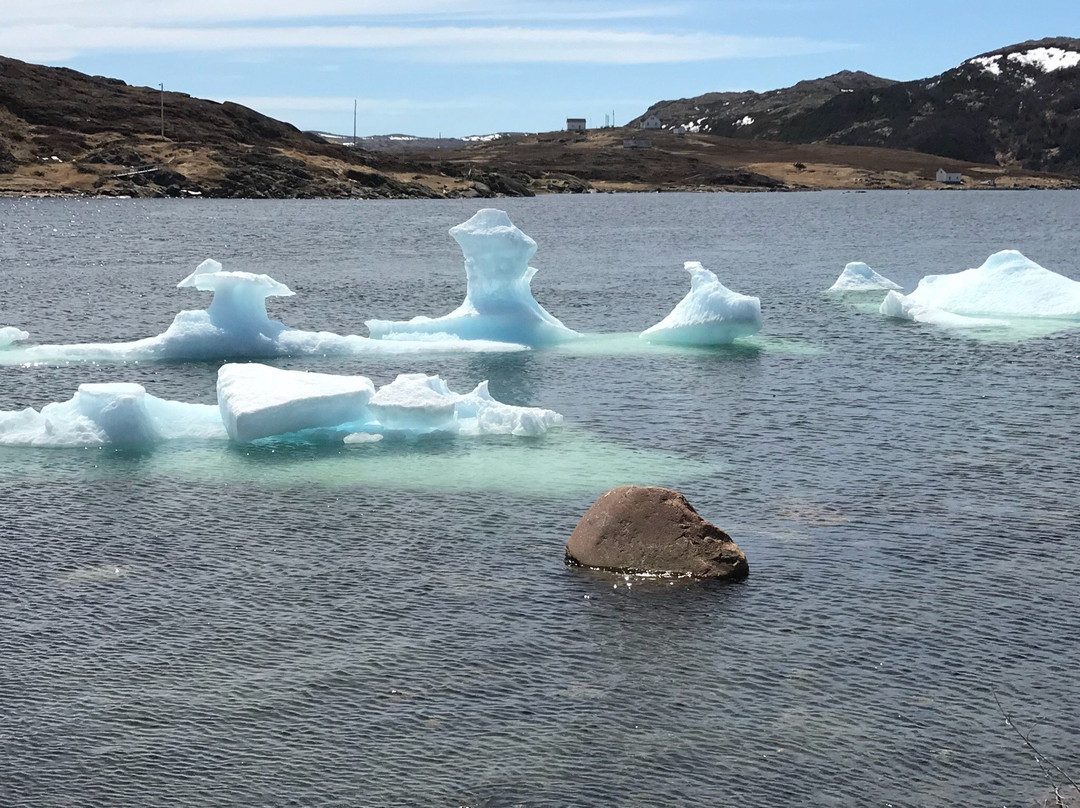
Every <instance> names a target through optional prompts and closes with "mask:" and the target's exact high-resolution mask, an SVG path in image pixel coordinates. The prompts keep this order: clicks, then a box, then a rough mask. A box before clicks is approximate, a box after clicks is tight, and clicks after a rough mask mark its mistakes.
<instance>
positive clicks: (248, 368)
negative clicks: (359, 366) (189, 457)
mask: <svg viewBox="0 0 1080 808" xmlns="http://www.w3.org/2000/svg"><path fill="white" fill-rule="evenodd" d="M374 394H375V385H374V384H372V382H371V379H367V378H365V377H363V376H336V375H332V374H329V373H308V372H305V371H300V370H282V369H280V368H274V367H270V366H269V365H260V364H257V363H250V364H227V365H222V366H221V368H220V369H219V370H218V378H217V396H218V407H219V408H220V410H221V419H222V421H224V423H225V429H226V430H227V431H228V433H229V437H230V438H232V439H233V440H234V441H237V442H240V443H246V442H248V441H253V440H257V439H258V438H266V437H270V436H273V435H284V434H288V433H291V432H302V431H303V430H305V429H319V428H332V427H339V426H343V425H347V424H356V425H357V426H358V427H359V426H360V425H363V424H365V423H367V422H368V421H369V420H371V417H370V412H369V411H368V408H367V403H368V400H369V399H370V398H371V397H372V396H373V395H374ZM347 431H349V432H352V431H355V430H354V429H348V430H347Z"/></svg>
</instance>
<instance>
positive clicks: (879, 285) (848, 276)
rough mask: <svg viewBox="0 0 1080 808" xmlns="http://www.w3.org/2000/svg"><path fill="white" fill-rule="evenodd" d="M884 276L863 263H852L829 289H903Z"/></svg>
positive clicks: (866, 290)
mask: <svg viewBox="0 0 1080 808" xmlns="http://www.w3.org/2000/svg"><path fill="white" fill-rule="evenodd" d="M902 288H903V287H902V286H900V284H898V283H893V282H892V281H890V280H889V279H888V278H886V277H885V276H884V275H879V274H878V273H876V272H875V271H874V270H873V269H871V268H870V267H869V266H867V265H866V264H864V263H863V262H862V261H852V262H851V263H850V264H848V265H847V266H845V267H844V271H843V272H841V273H840V277H838V278H837V279H836V282H835V283H834V284H833V285H832V286H830V287H829V289H828V291H830V292H871V291H877V290H880V289H902Z"/></svg>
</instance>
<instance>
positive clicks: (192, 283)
mask: <svg viewBox="0 0 1080 808" xmlns="http://www.w3.org/2000/svg"><path fill="white" fill-rule="evenodd" d="M177 286H178V287H179V288H194V289H198V290H200V291H204V292H212V293H213V295H214V297H213V299H212V300H211V301H210V305H209V307H207V308H206V309H197V310H192V311H181V312H180V313H179V314H177V315H176V317H175V318H174V319H173V322H172V324H171V325H170V326H169V327H168V329H166V331H165V332H164V333H162V334H159V335H157V336H156V337H147V338H145V339H140V340H135V341H133V342H112V343H80V344H74V345H33V346H26V347H23V346H19V347H18V348H11V349H9V350H8V351H5V352H4V353H3V355H2V356H0V361H3V362H4V363H8V364H9V363H12V362H69V361H107V362H108V361H118V362H125V361H132V360H146V359H149V360H153V359H196V360H210V359H227V358H237V357H259V358H263V357H275V356H310V355H351V354H369V353H379V354H416V353H423V352H433V351H435V352H438V351H452V352H480V351H508V350H509V351H512V350H525V346H523V345H513V344H507V343H506V342H505V341H498V342H496V341H482V340H475V341H469V340H464V339H461V338H459V337H457V336H454V335H447V334H442V335H430V336H428V337H427V338H426V339H410V340H373V339H369V338H367V337H361V336H357V335H353V334H350V335H345V336H342V335H340V334H334V333H331V332H328V331H302V330H299V329H294V328H289V327H288V326H286V325H284V324H283V323H280V322H278V321H277V320H271V319H270V317H269V316H268V315H267V313H266V299H267V298H269V297H289V296H291V295H292V294H293V292H292V290H291V289H289V287H288V286H286V285H285V284H283V283H280V282H278V281H276V280H274V279H273V278H271V277H270V276H269V275H261V274H255V273H253V272H238V271H229V270H224V269H223V268H222V266H221V264H220V263H218V262H217V261H214V260H212V259H207V260H206V261H203V262H202V263H201V264H199V266H198V267H197V268H196V269H195V271H194V272H192V273H191V274H190V275H188V276H187V277H186V278H184V279H183V280H182V281H180V283H179V284H177ZM5 334H8V335H9V336H8V339H25V338H26V337H27V336H28V335H27V334H26V332H24V331H19V330H18V329H10V330H9V329H3V330H2V331H0V348H3V347H4V344H5V343H4V341H3V340H4V335H5ZM20 335H21V336H20Z"/></svg>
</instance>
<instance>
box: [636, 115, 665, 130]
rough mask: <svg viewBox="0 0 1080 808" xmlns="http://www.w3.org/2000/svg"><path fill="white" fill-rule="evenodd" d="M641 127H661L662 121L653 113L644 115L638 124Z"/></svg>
mask: <svg viewBox="0 0 1080 808" xmlns="http://www.w3.org/2000/svg"><path fill="white" fill-rule="evenodd" d="M638 126H640V127H641V128H642V129H663V128H664V122H663V121H661V120H660V119H659V118H658V117H656V116H655V115H646V116H645V117H644V118H642V119H641V123H639V124H638Z"/></svg>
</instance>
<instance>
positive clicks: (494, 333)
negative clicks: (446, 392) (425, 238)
mask: <svg viewBox="0 0 1080 808" xmlns="http://www.w3.org/2000/svg"><path fill="white" fill-rule="evenodd" d="M450 235H451V236H453V237H454V239H455V240H456V241H457V243H458V244H459V245H460V246H461V251H462V253H464V255H465V276H466V281H467V287H466V292H465V301H464V302H463V303H462V304H461V305H460V306H459V307H458V308H457V309H455V310H454V311H452V312H450V313H449V314H447V315H444V316H442V317H434V318H432V317H423V316H420V317H414V318H413V319H411V320H407V321H394V320H368V321H366V323H365V325H367V327H368V331H369V332H370V333H371V336H372V337H373V338H375V339H407V338H411V337H414V336H416V335H431V334H451V335H455V336H457V337H460V338H462V339H468V340H495V341H499V342H508V343H516V344H520V345H528V346H531V347H538V346H543V345H552V344H555V343H559V342H565V341H566V340H569V339H573V338H575V337H577V336H580V335H579V334H578V333H577V332H576V331H572V330H571V329H569V328H567V327H566V326H565V325H563V324H562V323H561V322H559V321H558V320H557V319H556V318H555V317H553V316H552V315H551V314H549V313H548V312H547V311H545V310H544V308H543V307H542V306H541V305H540V304H539V303H537V302H536V300H535V298H533V295H532V289H531V288H530V286H531V283H532V278H533V275H535V274H536V270H535V269H534V268H533V267H530V266H529V260H530V259H531V258H532V257H533V255H535V254H536V242H535V241H533V240H532V239H531V238H529V237H528V236H527V235H525V234H524V233H523V232H521V230H519V229H518V228H517V227H515V226H514V224H513V223H512V222H511V221H510V217H509V216H507V215H506V213H505V212H504V211H501V210H494V209H492V208H485V209H484V210H480V211H478V212H477V213H476V215H474V216H473V217H472V218H471V219H469V220H468V221H467V222H464V223H463V224H459V225H457V226H456V227H452V228H450Z"/></svg>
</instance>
